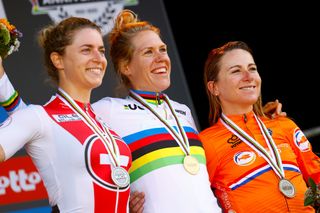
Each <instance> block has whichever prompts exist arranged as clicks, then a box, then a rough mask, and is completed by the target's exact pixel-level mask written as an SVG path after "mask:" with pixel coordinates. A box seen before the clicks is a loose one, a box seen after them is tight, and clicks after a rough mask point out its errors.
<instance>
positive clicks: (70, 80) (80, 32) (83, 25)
mask: <svg viewBox="0 0 320 213" xmlns="http://www.w3.org/2000/svg"><path fill="white" fill-rule="evenodd" d="M39 43H40V45H41V46H42V48H43V51H44V59H45V65H46V67H47V71H48V75H49V76H50V77H51V79H52V80H53V82H55V83H56V85H57V93H56V94H55V95H54V96H53V97H52V98H51V99H50V101H48V102H47V103H46V104H45V105H43V106H40V105H30V106H28V107H25V108H24V109H22V110H19V111H17V112H16V113H13V114H12V115H11V116H10V117H9V118H8V119H7V120H6V121H5V122H4V123H3V124H2V126H1V127H0V138H1V140H0V162H2V161H4V160H7V159H8V158H10V157H11V156H12V155H14V154H15V153H16V152H17V151H18V150H19V149H21V148H22V147H25V148H26V151H27V153H28V154H29V155H30V156H31V158H32V160H33V162H34V164H35V165H36V167H37V169H38V171H39V173H40V175H41V178H42V180H43V182H44V185H45V187H46V189H47V192H48V197H49V203H50V205H51V206H52V212H59V211H60V212H86V213H87V212H123V213H127V212H129V210H128V209H129V208H128V206H129V205H128V203H129V194H130V188H129V182H130V179H129V175H128V172H127V171H128V169H129V168H130V166H131V153H130V150H129V148H128V146H127V145H126V144H125V143H124V142H123V140H122V139H121V138H120V137H119V136H118V135H117V134H116V133H115V132H114V131H113V130H111V129H109V128H108V127H107V126H106V124H105V123H103V122H101V120H100V119H99V118H98V117H97V116H96V115H95V113H94V111H93V110H92V109H91V106H90V96H91V91H92V90H93V89H94V88H96V87H99V86H100V85H101V83H102V79H103V76H104V74H105V70H106V66H107V60H106V57H105V47H104V44H103V39H102V34H101V30H100V28H99V27H98V26H97V25H96V24H95V23H93V22H91V21H89V20H88V19H84V18H76V17H72V18H67V19H65V20H63V21H61V22H60V23H58V24H57V25H54V26H48V27H46V28H44V29H43V30H41V31H40V33H39ZM1 64H2V60H1ZM0 69H1V73H2V74H3V71H4V70H3V67H2V66H0ZM1 80H3V81H4V80H5V79H1ZM8 88H10V86H9V87H8ZM6 91H7V90H6ZM102 162H103V163H102Z"/></svg>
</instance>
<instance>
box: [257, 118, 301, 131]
mask: <svg viewBox="0 0 320 213" xmlns="http://www.w3.org/2000/svg"><path fill="white" fill-rule="evenodd" d="M263 122H264V123H265V124H266V125H267V127H270V128H281V129H289V130H290V129H294V128H296V127H297V124H296V123H295V121H294V120H293V119H292V118H290V117H287V116H279V117H276V118H273V119H270V118H264V119H263Z"/></svg>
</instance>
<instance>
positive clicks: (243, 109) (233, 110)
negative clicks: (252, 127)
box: [222, 105, 253, 115]
mask: <svg viewBox="0 0 320 213" xmlns="http://www.w3.org/2000/svg"><path fill="white" fill-rule="evenodd" d="M252 110H253V105H249V106H248V105H246V106H239V105H230V106H222V112H223V113H224V114H225V115H242V114H246V113H249V112H251V111H252Z"/></svg>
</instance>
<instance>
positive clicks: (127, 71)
mask: <svg viewBox="0 0 320 213" xmlns="http://www.w3.org/2000/svg"><path fill="white" fill-rule="evenodd" d="M119 68H120V72H121V73H122V74H123V75H125V76H128V75H130V73H131V71H130V69H129V63H128V62H127V61H121V62H120V67H119Z"/></svg>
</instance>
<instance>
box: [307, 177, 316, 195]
mask: <svg viewBox="0 0 320 213" xmlns="http://www.w3.org/2000/svg"><path fill="white" fill-rule="evenodd" d="M308 181H309V185H310V186H311V189H312V191H313V192H316V191H317V185H316V183H315V182H314V180H313V179H312V178H311V177H309V180H308Z"/></svg>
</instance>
